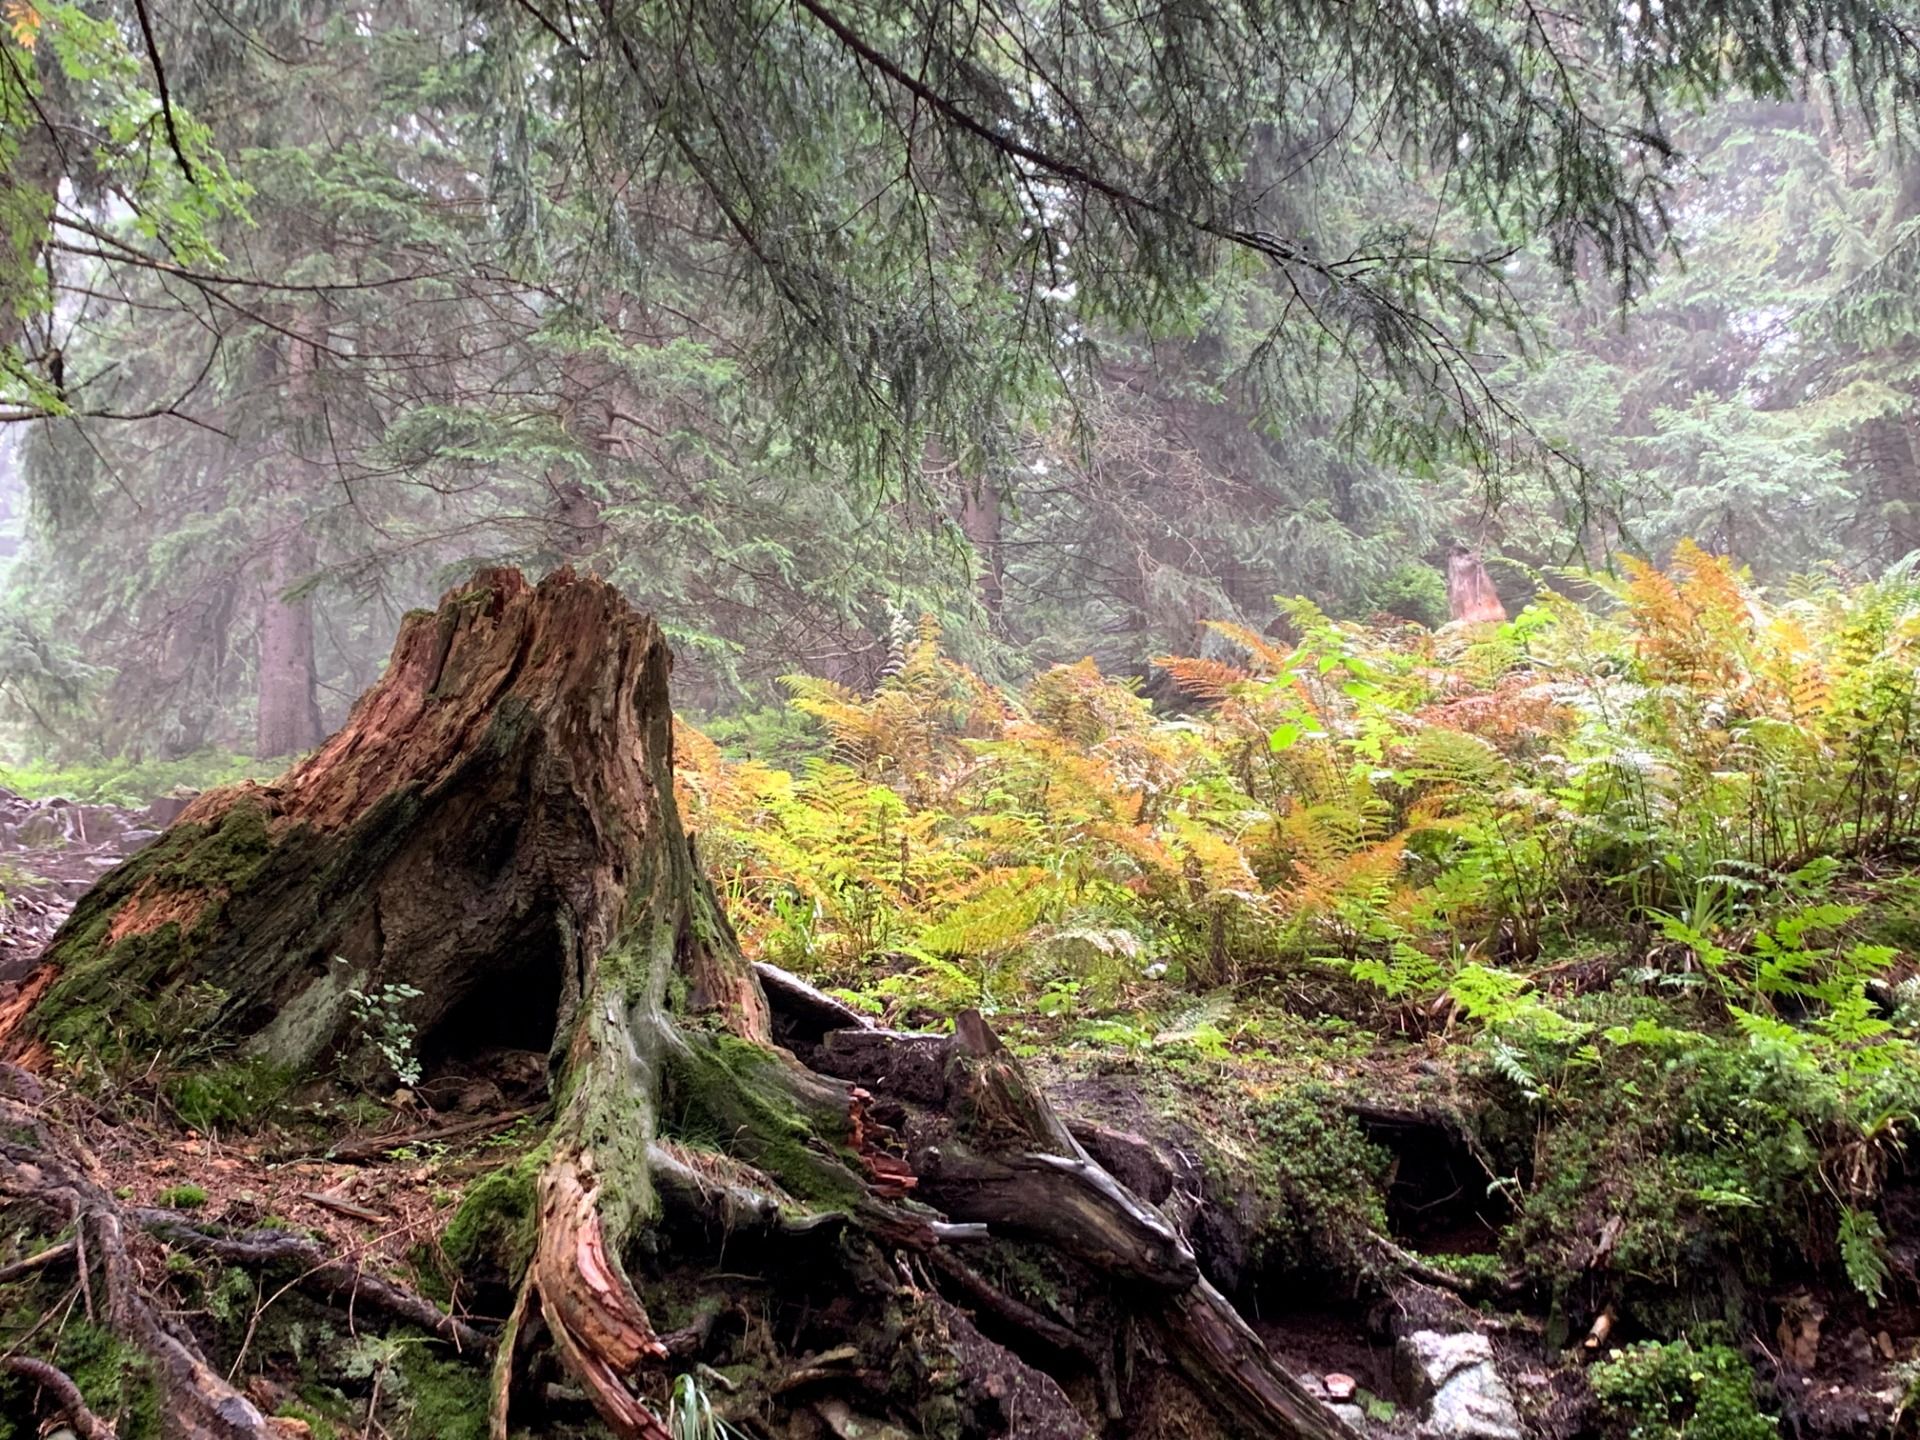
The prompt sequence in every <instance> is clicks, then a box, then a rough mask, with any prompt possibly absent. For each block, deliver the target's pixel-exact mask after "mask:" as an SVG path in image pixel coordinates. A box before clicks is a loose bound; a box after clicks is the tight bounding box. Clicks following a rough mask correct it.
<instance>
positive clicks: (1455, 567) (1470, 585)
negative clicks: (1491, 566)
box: [1447, 545, 1507, 625]
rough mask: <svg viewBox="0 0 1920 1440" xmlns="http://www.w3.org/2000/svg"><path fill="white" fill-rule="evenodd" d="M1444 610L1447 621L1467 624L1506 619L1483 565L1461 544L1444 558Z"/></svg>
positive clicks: (1505, 611)
mask: <svg viewBox="0 0 1920 1440" xmlns="http://www.w3.org/2000/svg"><path fill="white" fill-rule="evenodd" d="M1447 611H1448V615H1449V618H1451V619H1454V620H1458V621H1463V622H1465V623H1466V624H1469V625H1480V624H1486V623H1488V622H1495V623H1497V622H1499V621H1502V620H1505V619H1506V618H1507V607H1506V606H1504V605H1502V604H1501V603H1500V595H1499V592H1498V591H1496V590H1495V589H1494V588H1493V578H1492V577H1491V576H1490V575H1488V574H1487V567H1486V565H1485V564H1484V563H1483V562H1482V561H1481V559H1480V557H1479V556H1478V555H1476V554H1475V553H1474V552H1473V551H1471V550H1469V549H1468V548H1467V547H1466V546H1464V545H1456V546H1454V547H1453V550H1452V552H1451V553H1450V554H1449V555H1448V556H1447Z"/></svg>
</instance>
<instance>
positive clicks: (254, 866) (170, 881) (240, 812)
mask: <svg viewBox="0 0 1920 1440" xmlns="http://www.w3.org/2000/svg"><path fill="white" fill-rule="evenodd" d="M196 832H197V833H196ZM168 840H169V841H170V842H172V843H169V844H168V846H167V849H166V851H165V852H163V854H162V855H160V856H159V857H158V858H157V863H156V864H155V866H154V869H153V876H154V879H155V880H156V881H157V882H158V883H160V884H162V885H166V886H169V887H172V888H176V889H186V888H188V887H195V886H197V887H199V888H202V889H206V890H229V891H230V890H235V889H238V888H240V887H241V886H242V885H244V884H245V883H246V882H247V881H248V880H249V879H251V878H252V876H253V875H254V873H255V872H256V871H257V870H259V868H260V866H261V864H262V863H263V862H264V861H265V860H266V858H267V856H268V855H269V854H271V853H272V851H273V848H274V841H273V837H272V836H271V835H270V834H269V833H268V829H267V811H266V807H265V806H263V805H261V804H260V803H259V802H258V801H256V800H253V799H249V798H242V799H239V800H236V801H234V803H233V804H232V805H231V806H229V807H228V809H227V813H226V814H224V815H222V816H221V817H220V821H219V823H218V824H217V825H215V826H214V827H213V828H212V829H210V830H209V829H206V828H205V827H203V826H198V825H181V826H176V827H175V829H174V831H173V832H172V834H171V835H169V837H168Z"/></svg>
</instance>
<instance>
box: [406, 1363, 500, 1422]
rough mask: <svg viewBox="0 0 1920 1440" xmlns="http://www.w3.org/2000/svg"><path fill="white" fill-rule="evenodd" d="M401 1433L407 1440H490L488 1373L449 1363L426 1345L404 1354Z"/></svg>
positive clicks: (479, 1367)
mask: <svg viewBox="0 0 1920 1440" xmlns="http://www.w3.org/2000/svg"><path fill="white" fill-rule="evenodd" d="M399 1368H400V1375H401V1378H402V1379H403V1381H404V1382H405V1383H404V1385H403V1386H402V1387H401V1396H400V1406H399V1408H400V1410H401V1411H402V1413H403V1414H404V1415H405V1420H404V1421H403V1422H402V1425H401V1428H400V1430H399V1432H398V1433H399V1434H401V1435H403V1436H405V1437H406V1440H487V1412H488V1407H489V1405H490V1404H491V1398H492V1397H491V1396H490V1395H489V1394H488V1386H487V1372H486V1370H485V1368H484V1367H482V1366H478V1365H475V1364H473V1363H471V1362H468V1361H461V1360H449V1359H444V1358H442V1357H441V1356H439V1355H437V1354H434V1353H432V1351H431V1350H430V1349H429V1347H428V1346H427V1345H426V1344H424V1343H421V1344H414V1345H408V1346H406V1347H405V1349H403V1350H402V1351H401V1354H400V1365H399Z"/></svg>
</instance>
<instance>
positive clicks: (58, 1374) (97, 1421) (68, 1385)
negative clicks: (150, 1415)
mask: <svg viewBox="0 0 1920 1440" xmlns="http://www.w3.org/2000/svg"><path fill="white" fill-rule="evenodd" d="M0 1370H3V1371H6V1372H7V1373H8V1374H12V1375H18V1376H21V1377H22V1378H23V1379H26V1380H28V1381H31V1382H32V1383H33V1384H34V1385H35V1386H37V1387H38V1388H39V1389H40V1390H42V1391H44V1392H45V1393H46V1394H47V1395H49V1396H50V1397H52V1399H53V1402H54V1404H56V1405H57V1406H59V1408H60V1413H61V1414H62V1415H64V1416H65V1417H66V1419H67V1424H69V1425H70V1426H72V1427H73V1430H74V1433H75V1434H77V1435H78V1436H79V1437H80V1440H115V1436H114V1430H113V1426H111V1425H109V1424H108V1423H107V1422H106V1421H104V1420H102V1419H101V1418H100V1417H99V1416H98V1415H96V1414H94V1413H93V1411H92V1410H90V1409H88V1408H87V1400H86V1397H85V1396H84V1395H82V1394H81V1393H80V1387H79V1386H78V1385H76V1384H74V1383H73V1377H72V1376H70V1375H68V1374H67V1373H66V1372H65V1371H64V1370H61V1369H59V1368H57V1367H55V1366H52V1365H49V1364H48V1363H47V1362H46V1361H44V1360H36V1359H34V1358H33V1357H32V1356H30V1355H8V1356H4V1357H0Z"/></svg>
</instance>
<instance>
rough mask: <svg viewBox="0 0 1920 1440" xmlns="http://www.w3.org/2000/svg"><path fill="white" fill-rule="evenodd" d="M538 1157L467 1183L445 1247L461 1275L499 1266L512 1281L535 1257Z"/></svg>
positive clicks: (444, 1239)
mask: <svg viewBox="0 0 1920 1440" xmlns="http://www.w3.org/2000/svg"><path fill="white" fill-rule="evenodd" d="M538 1173H539V1166H538V1164H537V1163H536V1161H535V1160H534V1159H533V1157H528V1158H527V1159H524V1160H521V1161H519V1162H517V1163H515V1164H512V1165H508V1166H505V1167H504V1168H502V1169H499V1170H495V1171H493V1172H492V1173H491V1174H487V1175H483V1176H481V1177H480V1178H479V1179H478V1180H476V1181H474V1182H473V1184H471V1185H469V1186H468V1187H467V1193H466V1194H465V1195H464V1196H463V1197H461V1200H460V1208H459V1209H458V1210H456V1211H454V1212H453V1218H452V1219H451V1220H449V1221H448V1222H447V1228H446V1232H445V1233H444V1234H443V1235H442V1236H441V1237H440V1248H441V1250H442V1251H443V1252H444V1253H445V1255H446V1257H447V1259H448V1260H449V1261H450V1262H451V1263H452V1264H453V1266H454V1267H455V1268H456V1269H457V1270H459V1271H460V1273H461V1274H463V1275H465V1274H474V1273H485V1272H489V1271H497V1272H498V1273H499V1274H501V1275H503V1276H505V1277H506V1278H507V1279H508V1280H509V1281H511V1280H515V1279H517V1278H518V1277H519V1275H520V1274H521V1272H522V1271H524V1270H525V1269H526V1268H527V1262H528V1261H529V1260H530V1259H532V1258H533V1244H534V1239H535V1233H536V1223H537V1208H536V1198H535V1186H534V1180H535V1177H536V1176H537V1175H538Z"/></svg>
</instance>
